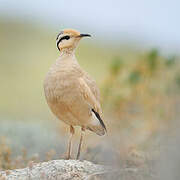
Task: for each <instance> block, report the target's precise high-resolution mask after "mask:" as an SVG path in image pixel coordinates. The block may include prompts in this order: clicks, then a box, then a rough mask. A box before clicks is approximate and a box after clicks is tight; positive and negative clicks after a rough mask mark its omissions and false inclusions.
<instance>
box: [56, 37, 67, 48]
mask: <svg viewBox="0 0 180 180" xmlns="http://www.w3.org/2000/svg"><path fill="white" fill-rule="evenodd" d="M64 39H65V40H68V39H70V36H63V37H62V38H60V39H59V40H58V41H57V48H58V49H59V46H58V45H59V43H60V42H61V41H62V40H64ZM59 51H60V49H59Z"/></svg>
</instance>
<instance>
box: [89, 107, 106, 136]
mask: <svg viewBox="0 0 180 180" xmlns="http://www.w3.org/2000/svg"><path fill="white" fill-rule="evenodd" d="M87 129H88V130H90V131H93V132H95V133H96V134H97V135H99V136H103V135H104V134H105V133H106V132H107V130H106V126H105V124H104V122H103V120H102V119H101V117H100V115H99V114H98V113H97V112H96V111H95V110H94V109H92V117H91V123H90V124H88V126H87Z"/></svg>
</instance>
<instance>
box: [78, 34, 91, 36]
mask: <svg viewBox="0 0 180 180" xmlns="http://www.w3.org/2000/svg"><path fill="white" fill-rule="evenodd" d="M79 37H91V35H90V34H80V35H79Z"/></svg>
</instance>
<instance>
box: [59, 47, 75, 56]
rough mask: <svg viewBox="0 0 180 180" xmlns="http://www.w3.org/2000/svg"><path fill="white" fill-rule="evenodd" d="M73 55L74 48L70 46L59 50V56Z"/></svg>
mask: <svg viewBox="0 0 180 180" xmlns="http://www.w3.org/2000/svg"><path fill="white" fill-rule="evenodd" d="M74 55H75V49H71V48H64V49H62V50H61V51H60V57H61V58H64V57H67V56H74Z"/></svg>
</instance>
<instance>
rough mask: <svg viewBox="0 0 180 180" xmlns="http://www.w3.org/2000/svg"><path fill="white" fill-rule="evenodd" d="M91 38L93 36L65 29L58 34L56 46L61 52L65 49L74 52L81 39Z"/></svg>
mask: <svg viewBox="0 0 180 180" xmlns="http://www.w3.org/2000/svg"><path fill="white" fill-rule="evenodd" d="M90 36H91V35H89V34H81V33H80V32H78V31H76V30H73V29H65V30H63V31H61V32H60V33H59V34H58V36H57V38H56V46H57V48H58V50H59V51H61V50H63V49H70V50H74V49H75V48H76V47H77V45H78V42H79V41H80V39H81V38H83V37H90Z"/></svg>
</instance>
